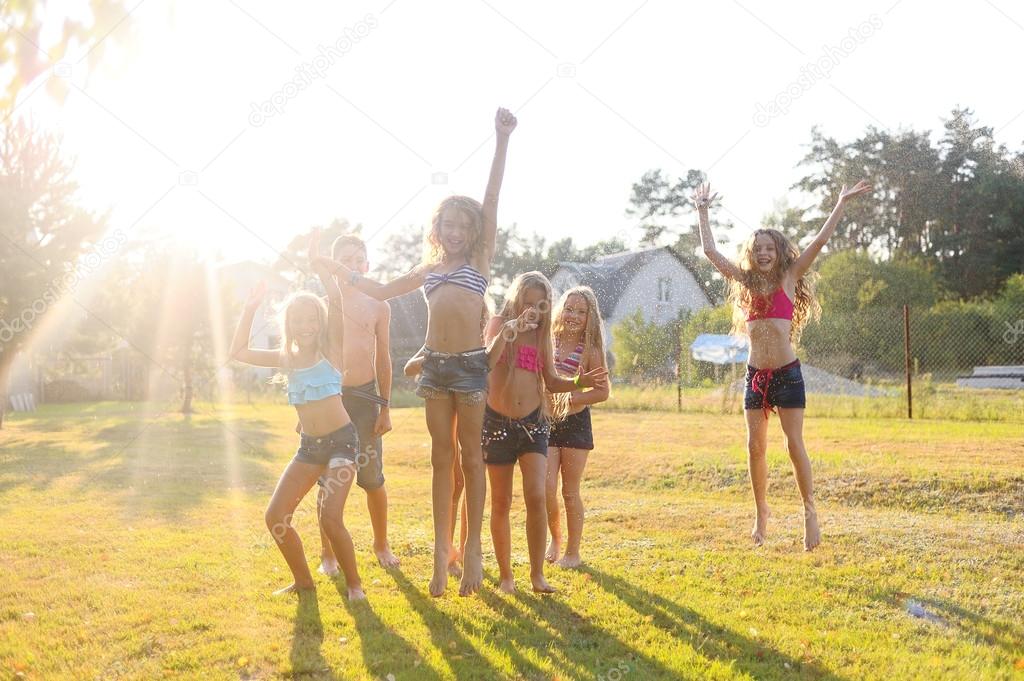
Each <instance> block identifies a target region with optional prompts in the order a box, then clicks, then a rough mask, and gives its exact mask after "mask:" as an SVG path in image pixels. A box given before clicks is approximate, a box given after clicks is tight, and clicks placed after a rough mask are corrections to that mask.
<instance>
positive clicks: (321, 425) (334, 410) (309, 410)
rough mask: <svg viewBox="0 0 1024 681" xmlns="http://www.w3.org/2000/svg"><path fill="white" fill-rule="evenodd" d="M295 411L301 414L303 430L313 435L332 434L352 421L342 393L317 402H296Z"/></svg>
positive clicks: (300, 419)
mask: <svg viewBox="0 0 1024 681" xmlns="http://www.w3.org/2000/svg"><path fill="white" fill-rule="evenodd" d="M295 411H296V412H297V413H298V415H299V423H300V424H302V432H303V433H305V434H306V435H310V436H312V437H321V436H323V435H330V434H331V433H333V432H334V431H336V430H338V429H339V428H343V427H345V426H347V425H348V424H349V423H350V422H351V419H349V417H348V412H346V411H345V406H344V405H343V404H342V403H341V395H331V396H330V397H325V398H323V399H322V400H316V401H315V402H306V403H305V404H296V405H295Z"/></svg>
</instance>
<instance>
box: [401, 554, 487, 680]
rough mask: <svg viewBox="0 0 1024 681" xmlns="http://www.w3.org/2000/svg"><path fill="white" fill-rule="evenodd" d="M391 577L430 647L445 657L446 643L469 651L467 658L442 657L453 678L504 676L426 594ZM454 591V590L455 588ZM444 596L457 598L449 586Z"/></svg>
mask: <svg viewBox="0 0 1024 681" xmlns="http://www.w3.org/2000/svg"><path fill="white" fill-rule="evenodd" d="M391 575H392V576H393V577H394V580H395V585H396V586H397V587H398V590H399V591H400V592H401V593H402V595H403V596H404V597H405V599H406V600H407V601H408V602H409V605H410V606H412V609H413V610H414V611H415V612H416V613H417V614H418V615H419V616H420V617H421V618H422V619H423V621H424V622H425V623H426V625H427V629H429V630H430V641H431V643H433V644H434V646H435V647H436V648H437V649H438V650H440V651H442V653H443V654H444V655H446V656H448V655H449V651H451V650H452V648H451V646H450V643H452V642H454V643H455V650H458V651H463V652H465V651H473V654H472V657H471V659H461V660H460V659H453V658H450V657H446V659H447V662H448V664H449V665H450V666H451V668H452V671H453V672H454V673H455V678H457V679H461V678H466V677H469V676H470V674H471V673H473V674H475V675H476V676H474V677H472V678H476V677H477V676H479V677H481V678H486V679H500V678H503V677H504V676H505V675H504V674H502V673H501V672H500V671H499V670H497V669H495V668H494V666H493V665H491V664H490V662H488V661H487V658H486V657H484V656H483V655H481V654H480V653H479V651H477V650H476V649H475V648H474V647H473V644H472V643H471V642H470V641H469V639H467V638H466V637H465V636H463V635H462V633H461V631H460V630H459V628H458V626H457V625H456V623H455V622H454V621H453V620H452V618H451V617H449V616H448V615H446V614H445V613H444V612H442V611H441V610H439V609H438V607H437V606H436V605H434V603H433V600H432V597H430V596H428V595H426V593H425V592H423V591H420V590H419V589H417V588H416V587H415V586H413V584H412V582H410V581H409V579H408V577H406V576H405V575H404V574H403V573H402V572H401V571H399V570H393V571H391ZM456 589H458V587H456ZM447 594H448V595H446V596H445V597H446V598H459V596H457V595H455V594H457V591H456V592H455V593H453V592H452V589H451V586H449V588H448V592H447ZM472 598H474V597H472V596H471V597H469V598H467V599H464V601H465V603H466V606H467V607H469V606H471V605H472V601H471V600H470V599H472Z"/></svg>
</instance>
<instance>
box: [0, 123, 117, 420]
mask: <svg viewBox="0 0 1024 681" xmlns="http://www.w3.org/2000/svg"><path fill="white" fill-rule="evenodd" d="M0 134H2V135H3V137H2V139H0V427H2V426H3V415H4V408H5V406H6V403H7V388H8V380H9V378H10V371H11V367H12V365H13V363H14V359H15V357H16V356H17V355H18V353H19V352H20V351H21V350H22V349H23V348H25V347H27V345H28V344H29V342H30V340H31V337H32V333H33V330H34V329H37V328H39V326H40V324H42V322H43V320H44V319H46V318H47V317H48V315H49V314H50V313H51V312H52V309H53V306H54V304H55V303H56V302H57V301H58V300H60V299H61V298H62V297H64V296H65V295H73V293H70V292H69V288H73V282H74V272H75V267H76V265H77V263H78V261H79V258H80V257H81V256H83V255H84V254H85V253H86V252H87V251H89V250H90V249H91V248H93V247H94V246H95V245H96V244H97V242H98V240H99V238H100V236H101V235H102V233H103V231H104V225H105V222H106V219H105V218H96V217H94V216H93V215H91V214H89V213H88V212H86V211H85V210H84V209H82V208H81V207H79V206H78V205H77V203H76V196H75V194H76V192H77V189H78V187H77V185H76V184H75V183H74V182H73V181H72V180H71V179H70V176H71V166H70V165H69V164H67V163H66V162H65V161H64V160H63V159H62V158H61V156H60V141H59V140H58V139H57V138H56V137H55V136H53V135H50V134H46V133H42V132H40V131H39V130H37V129H35V128H32V127H29V126H28V125H27V124H26V123H24V122H22V121H15V122H14V123H12V124H11V125H9V126H7V127H5V128H3V129H2V130H0ZM69 282H70V283H72V286H69Z"/></svg>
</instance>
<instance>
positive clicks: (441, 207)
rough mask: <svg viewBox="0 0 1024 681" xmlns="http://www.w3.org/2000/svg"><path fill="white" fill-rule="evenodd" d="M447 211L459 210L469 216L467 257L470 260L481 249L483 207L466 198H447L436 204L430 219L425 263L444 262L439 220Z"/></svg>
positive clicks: (475, 201) (474, 200) (477, 202)
mask: <svg viewBox="0 0 1024 681" xmlns="http://www.w3.org/2000/svg"><path fill="white" fill-rule="evenodd" d="M448 209H455V210H459V211H462V213H464V214H465V215H468V216H469V219H470V223H471V225H470V230H471V232H470V243H469V248H467V249H466V250H467V253H468V255H469V257H470V258H471V259H472V258H473V257H474V256H476V255H479V254H480V251H481V249H483V245H484V244H483V239H481V238H480V237H481V234H482V233H483V225H484V211H483V206H481V205H480V202H479V201H477V200H476V199H473V198H470V197H468V196H449V197H448V198H447V199H445V200H444V201H442V202H441V203H439V204H438V206H437V208H436V209H434V214H433V216H431V218H430V231H429V232H427V243H426V249H425V251H426V252H425V254H424V262H425V263H428V264H429V263H438V262H441V261H442V260H444V246H443V244H442V243H441V218H443V217H444V212H445V211H446V210H448Z"/></svg>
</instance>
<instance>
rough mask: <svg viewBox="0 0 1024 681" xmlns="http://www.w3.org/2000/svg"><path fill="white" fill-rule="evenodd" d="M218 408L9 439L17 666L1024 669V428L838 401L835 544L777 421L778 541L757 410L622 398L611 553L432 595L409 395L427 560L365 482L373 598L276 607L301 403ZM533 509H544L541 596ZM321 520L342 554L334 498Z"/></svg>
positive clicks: (9, 625) (406, 485) (201, 674)
mask: <svg viewBox="0 0 1024 681" xmlns="http://www.w3.org/2000/svg"><path fill="white" fill-rule="evenodd" d="M199 407H200V409H201V410H202V412H201V413H199V414H196V415H193V416H192V417H191V418H190V419H187V420H186V419H185V418H183V417H182V416H181V415H178V414H175V413H173V412H166V411H163V409H164V406H163V405H156V404H152V405H130V404H121V403H102V404H89V405H66V406H60V407H55V406H47V407H45V408H43V409H41V410H40V411H38V412H36V413H34V414H31V415H15V417H14V418H13V419H12V420H11V421H10V422H9V423H8V424H7V426H6V428H5V430H4V431H0V447H2V448H0V452H2V454H0V527H2V529H3V532H2V534H0V678H26V679H121V678H124V679H161V678H195V679H271V678H301V679H333V678H337V679H383V678H391V676H389V675H392V676H393V677H394V678H395V679H450V678H459V679H501V678H526V679H556V678H557V679H612V680H616V681H617V680H619V679H626V680H629V681H633V680H636V681H639V680H641V679H644V680H646V679H676V678H687V679H704V678H711V679H785V678H799V679H835V680H839V679H865V678H868V679H872V678H873V679H887V680H888V679H897V678H899V679H902V678H918V679H940V678H941V679H977V678H994V679H1024V527H1022V525H1024V466H1022V464H1024V433H1022V428H1021V424H1020V423H1006V422H989V423H979V422H971V421H943V420H927V421H917V420H915V421H905V420H899V419H881V420H877V419H876V420H868V419H843V418H833V419H825V418H820V417H819V418H810V419H809V420H808V423H807V427H806V436H807V437H806V439H807V442H808V447H809V450H810V453H811V458H812V460H813V463H814V467H815V474H816V483H817V489H818V500H819V501H818V505H819V513H820V516H821V520H822V525H823V533H824V537H823V540H824V543H823V545H822V546H821V547H820V548H819V549H818V550H816V551H815V552H813V553H811V554H807V553H804V552H803V551H802V550H801V548H800V546H801V532H800V524H801V523H800V521H801V516H800V512H799V503H798V501H799V498H798V495H797V492H796V489H795V484H794V482H793V478H792V474H791V472H790V470H789V465H788V458H787V457H786V455H785V454H784V453H783V450H782V447H781V435H780V434H779V433H778V430H777V428H776V427H774V426H773V430H772V433H773V435H772V440H771V448H770V452H769V461H770V463H771V484H770V489H769V495H770V496H769V500H770V501H771V502H773V510H774V514H775V517H774V519H773V523H772V525H771V526H770V532H771V534H770V536H769V540H768V542H767V544H766V545H765V546H764V547H762V548H760V549H756V550H755V549H753V548H751V546H750V543H749V538H748V530H749V525H750V522H751V506H752V504H751V501H750V499H749V495H748V489H747V481H746V467H745V463H744V458H745V454H744V451H743V435H742V420H741V417H739V416H736V415H731V414H729V415H715V414H695V413H686V414H681V415H677V414H671V413H657V412H636V413H626V412H616V411H610V410H598V412H597V413H596V414H595V430H596V433H597V440H598V450H596V451H595V453H594V454H593V455H592V458H591V463H590V465H589V467H588V475H587V479H586V481H585V486H584V499H585V501H586V502H587V505H588V524H587V528H586V536H585V545H584V558H585V560H586V561H587V567H586V568H585V569H583V570H580V571H571V572H570V571H564V570H559V569H557V568H552V569H550V570H549V572H548V578H549V581H551V582H552V584H554V585H555V586H557V587H559V588H560V592H559V593H558V594H556V595H554V596H551V597H538V596H535V595H533V594H532V593H526V592H520V593H519V594H518V595H515V596H507V595H505V594H502V593H501V592H499V591H498V590H497V588H496V584H495V577H496V566H495V564H494V560H493V556H491V555H489V553H488V552H489V549H490V540H489V537H486V536H485V539H484V546H485V554H486V562H485V567H486V569H487V571H488V576H487V580H488V581H487V586H486V587H485V589H484V591H483V592H482V593H481V594H480V595H478V596H476V597H471V598H459V597H458V596H457V595H455V593H454V592H455V591H456V590H457V589H453V588H450V589H449V593H448V594H447V595H446V596H444V597H443V598H440V599H432V598H430V597H429V596H428V595H427V592H426V585H427V580H428V577H429V572H430V564H431V555H430V554H431V545H432V539H431V524H430V502H429V476H430V468H429V449H428V442H427V438H426V434H425V431H424V427H423V423H422V421H423V414H422V411H421V410H420V409H418V408H410V409H400V410H396V412H395V414H394V424H395V432H394V433H393V434H391V435H389V436H387V438H386V440H385V459H386V468H385V472H386V474H387V476H388V487H389V491H390V495H391V500H392V505H391V509H392V510H391V514H392V515H391V519H392V533H391V536H392V545H393V547H394V549H395V550H396V553H397V554H398V555H399V556H400V558H401V559H402V561H403V565H402V569H401V571H396V572H392V573H388V572H385V571H384V570H382V569H380V568H379V567H377V566H376V564H375V563H374V562H373V561H372V556H371V554H370V553H369V551H368V548H369V540H370V533H369V525H368V521H367V518H366V513H365V509H364V507H363V497H362V494H361V493H360V492H358V491H356V492H354V494H353V496H352V497H351V502H350V505H349V511H348V522H349V526H350V528H351V530H352V532H353V535H354V539H355V542H356V546H357V548H358V549H359V550H360V552H359V559H360V570H361V573H362V577H363V581H364V585H365V586H366V589H367V593H368V596H369V600H368V601H367V602H366V603H362V604H357V605H354V606H350V605H348V604H347V603H346V602H345V601H344V599H343V598H342V596H341V594H340V593H339V591H341V592H343V591H344V587H343V584H342V585H336V584H335V583H334V582H332V581H330V580H328V579H326V578H323V577H319V590H318V596H317V598H316V599H304V600H302V601H299V600H297V599H295V598H292V597H286V598H272V597H270V596H269V594H270V592H271V591H273V590H274V589H275V588H277V587H280V586H282V585H284V584H286V583H288V581H289V575H288V572H287V568H286V567H285V565H284V562H283V560H282V559H281V557H280V555H279V554H278V552H277V551H276V549H275V548H274V547H273V546H272V545H271V544H270V537H269V535H268V533H267V532H266V529H265V527H264V526H263V508H264V505H265V503H266V501H267V499H268V498H269V495H270V492H271V491H272V489H273V486H274V484H275V482H276V480H277V476H278V475H279V473H280V471H281V469H282V467H283V465H284V464H285V462H286V461H287V460H288V458H289V457H290V454H291V452H292V451H293V449H294V439H295V436H294V433H293V432H292V427H293V425H294V417H293V413H292V412H291V411H290V410H289V409H288V408H287V407H286V406H284V405H271V404H257V405H247V406H238V407H234V408H232V409H230V410H228V409H227V408H224V407H221V408H219V409H217V408H214V407H212V406H210V405H199ZM523 522H524V513H523V510H522V504H521V501H518V500H517V502H516V503H515V505H514V510H513V516H512V523H513V543H514V546H513V550H514V561H515V569H516V572H517V578H518V580H519V583H520V585H521V586H522V585H524V584H528V571H527V566H526V563H525V561H526V544H525V537H524V534H523ZM296 524H297V526H298V528H299V531H300V533H301V534H302V536H303V537H304V539H305V540H306V547H307V554H308V556H309V560H310V562H311V563H312V564H315V560H316V558H317V553H318V542H317V540H316V536H317V535H316V528H315V516H314V513H313V510H312V507H311V505H309V504H304V505H303V506H302V507H300V512H299V513H298V514H297V520H296ZM485 528H486V520H485ZM485 532H486V529H485ZM451 586H453V587H454V586H456V585H455V584H454V582H453V584H452V585H451ZM911 602H914V603H917V604H919V605H920V606H922V607H923V608H925V609H926V610H927V612H928V613H930V615H931V617H930V618H915V617H912V616H910V615H909V614H908V604H910V603H911Z"/></svg>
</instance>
